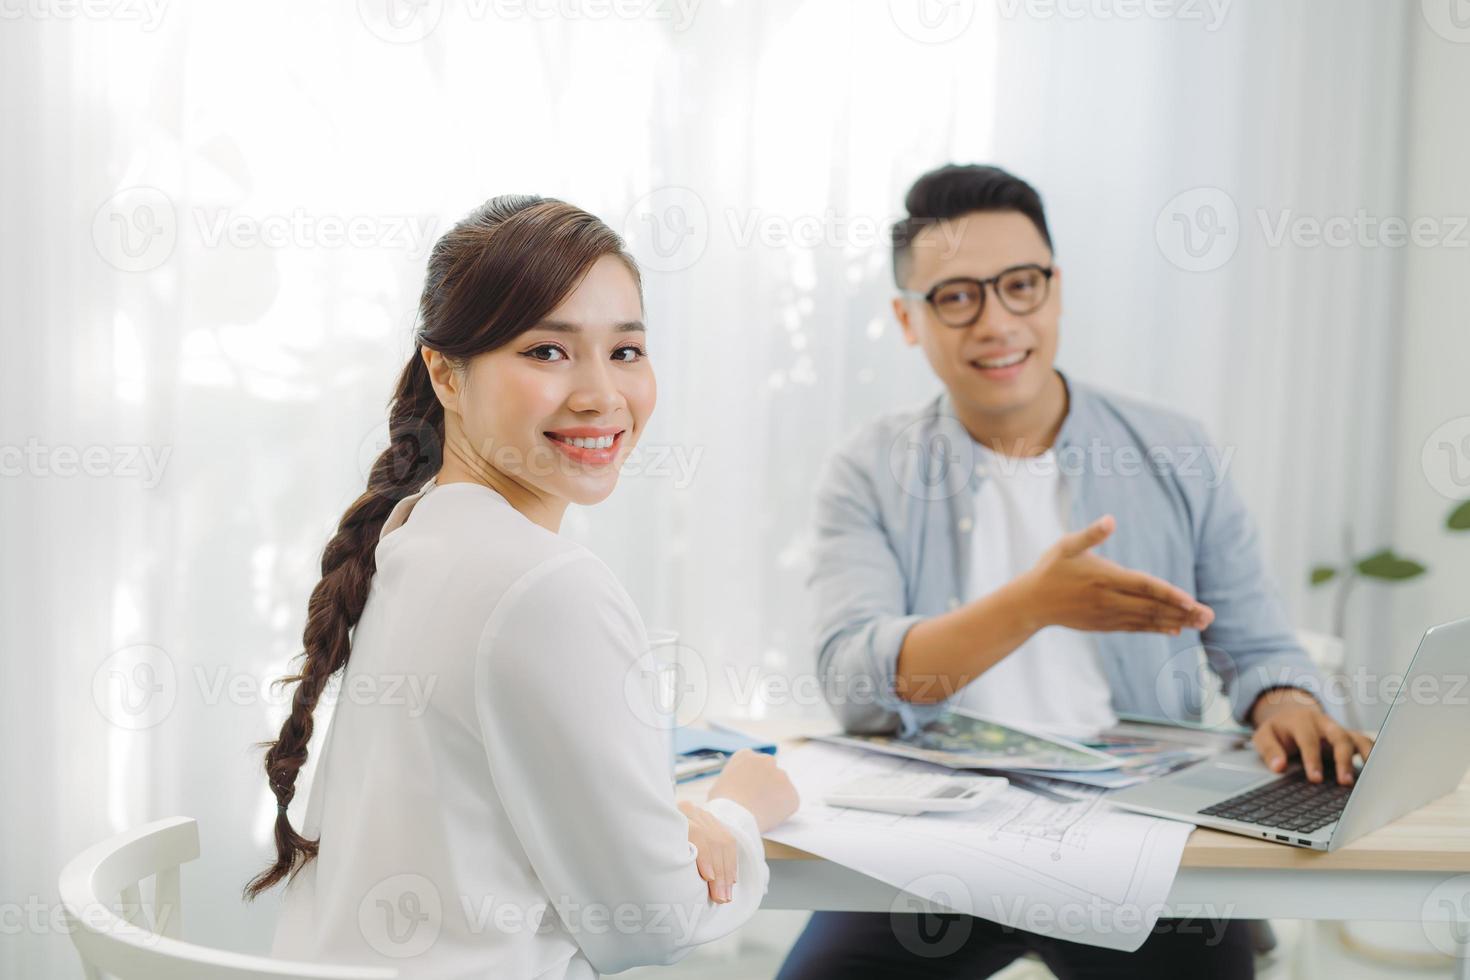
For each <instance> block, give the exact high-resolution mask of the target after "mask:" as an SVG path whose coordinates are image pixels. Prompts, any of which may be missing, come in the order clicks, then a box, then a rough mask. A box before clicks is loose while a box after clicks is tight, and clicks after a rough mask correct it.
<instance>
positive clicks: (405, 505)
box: [378, 476, 435, 541]
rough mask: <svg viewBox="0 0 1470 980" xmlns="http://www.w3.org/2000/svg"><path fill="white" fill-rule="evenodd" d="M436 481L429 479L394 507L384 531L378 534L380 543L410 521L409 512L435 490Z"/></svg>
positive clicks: (385, 523)
mask: <svg viewBox="0 0 1470 980" xmlns="http://www.w3.org/2000/svg"><path fill="white" fill-rule="evenodd" d="M434 479H435V478H434V477H432V476H431V477H429V479H428V481H427V482H425V483H424V485H423V486H421V487H419V488H418V490H417V491H415V492H414V493H411V494H409V495H408V496H407V497H404V498H403V499H402V500H400V501H398V503H396V504H394V505H393V509H392V510H391V511H389V512H388V519H387V520H385V521H384V522H383V529H382V530H381V531H379V532H378V540H379V541H382V540H383V539H384V538H386V537H387V536H388V534H389V533H390V532H392V531H396V530H398V528H399V527H401V526H402V525H403V522H404V521H406V520H408V515H409V512H411V511H412V510H413V508H414V505H415V504H417V503H418V502H419V501H420V500H422V499H423V496H424V494H426V493H428V492H429V491H430V490H431V489H433V487H434Z"/></svg>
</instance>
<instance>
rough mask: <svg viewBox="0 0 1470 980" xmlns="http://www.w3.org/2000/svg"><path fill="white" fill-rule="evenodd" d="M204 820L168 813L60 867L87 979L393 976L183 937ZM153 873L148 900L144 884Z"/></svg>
mask: <svg viewBox="0 0 1470 980" xmlns="http://www.w3.org/2000/svg"><path fill="white" fill-rule="evenodd" d="M198 856H199V824H198V823H197V822H196V821H195V820H193V819H192V818H190V817H169V818H168V819H166V820H158V821H155V822H154V823H150V824H146V825H144V826H142V827H139V828H137V829H136V830H130V831H128V832H126V833H122V834H118V835H117V836H116V837H112V838H110V839H108V840H105V841H103V842H102V843H100V844H94V845H93V846H91V847H89V848H87V849H86V850H85V851H83V852H82V853H81V854H79V855H77V856H76V857H75V858H73V859H72V861H71V863H70V864H68V865H67V866H66V868H65V869H64V870H63V871H62V872H61V884H60V887H61V905H62V909H63V913H64V915H65V916H66V922H67V927H68V928H69V929H70V931H71V939H72V943H73V944H75V946H76V948H77V952H78V953H79V954H80V955H81V957H82V969H83V971H84V972H85V973H86V976H87V980H102V978H103V977H116V978H117V980H395V978H396V977H397V976H398V971H397V970H392V969H382V968H376V967H345V966H326V965H319V964H315V963H293V962H290V961H287V960H274V959H270V958H269V957H265V956H248V955H245V954H243V953H233V952H229V951H226V950H222V949H211V948H209V947H207V946H196V945H194V944H193V943H186V942H184V941H183V940H182V938H181V936H182V935H183V915H182V912H183V909H182V905H181V896H180V894H179V865H181V864H184V863H185V862H187V861H192V860H194V859H195V858H197V857H198ZM149 876H152V877H153V882H154V884H153V901H152V902H151V903H150V904H149V905H148V907H146V908H145V907H144V903H143V900H142V889H141V888H140V887H139V885H140V883H141V882H142V881H143V880H144V879H146V878H148V877H149Z"/></svg>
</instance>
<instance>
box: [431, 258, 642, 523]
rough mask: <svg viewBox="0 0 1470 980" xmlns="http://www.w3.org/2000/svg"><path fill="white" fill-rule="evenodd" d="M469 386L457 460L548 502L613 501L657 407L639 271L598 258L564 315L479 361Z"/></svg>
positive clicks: (467, 369) (559, 310)
mask: <svg viewBox="0 0 1470 980" xmlns="http://www.w3.org/2000/svg"><path fill="white" fill-rule="evenodd" d="M461 378H462V381H463V384H462V389H461V391H460V393H459V397H458V398H457V399H456V400H457V402H458V405H457V410H458V412H459V415H460V419H459V425H458V426H456V427H451V429H450V430H449V431H448V432H447V441H448V445H446V446H445V451H446V456H447V457H448V456H458V457H464V456H465V455H466V454H472V455H470V458H468V459H464V460H463V462H464V463H465V464H466V465H467V466H468V468H469V469H470V470H471V471H473V472H477V473H483V474H485V475H487V476H490V477H491V478H492V481H493V482H496V483H499V482H500V480H499V479H495V478H496V477H497V476H499V477H504V478H506V479H509V480H510V481H512V482H514V483H515V484H518V485H520V486H521V487H522V488H524V489H526V490H529V491H531V492H532V493H533V494H534V495H535V496H537V497H539V498H542V499H543V500H545V499H546V498H557V499H560V500H562V501H566V502H569V503H575V504H594V503H597V502H598V501H601V500H603V499H604V498H606V497H607V496H608V494H610V493H612V491H613V488H614V487H616V486H617V482H618V473H619V470H620V469H621V467H622V464H623V461H624V460H625V459H626V458H627V456H628V453H630V452H631V451H632V449H633V447H634V446H635V445H636V444H637V442H638V439H639V437H640V436H641V435H642V434H643V429H644V426H646V425H647V424H648V418H649V416H650V415H652V414H653V407H654V402H655V401H656V399H657V387H656V384H655V382H654V376H653V366H652V364H650V363H649V360H648V356H647V352H646V348H645V331H644V326H643V301H642V297H641V295H640V294H639V290H638V284H637V281H636V280H635V279H634V277H633V274H632V272H631V271H630V270H629V268H628V266H627V265H626V264H625V263H624V262H623V260H622V259H620V258H618V257H616V256H612V255H605V256H603V257H602V258H600V259H598V260H597V261H596V262H595V263H593V265H592V267H591V268H590V269H589V270H588V272H587V275H586V276H585V277H584V278H583V279H582V281H581V282H580V283H579V284H578V285H577V287H576V288H575V289H574V290H572V292H571V293H570V294H569V295H568V296H567V297H566V299H564V300H563V301H562V302H561V303H560V304H559V305H558V306H557V307H556V309H554V310H552V311H551V312H550V313H548V314H547V315H546V316H545V317H544V318H542V320H541V321H540V322H538V323H537V324H536V325H535V326H533V327H532V328H531V329H529V330H527V331H525V332H524V333H522V334H520V335H519V336H518V337H516V338H515V339H514V340H512V341H511V342H510V343H508V344H505V345H504V346H502V347H499V348H497V349H496V350H493V351H489V352H486V353H484V354H479V355H477V356H475V357H472V358H470V360H469V362H468V363H467V364H466V365H465V366H464V369H463V372H462V374H461ZM454 428H458V429H459V430H460V431H459V433H455V432H454V431H453V429H454ZM460 438H462V439H463V443H462V444H461V445H456V442H458V441H459V439H460ZM487 468H488V472H487ZM548 502H549V501H548Z"/></svg>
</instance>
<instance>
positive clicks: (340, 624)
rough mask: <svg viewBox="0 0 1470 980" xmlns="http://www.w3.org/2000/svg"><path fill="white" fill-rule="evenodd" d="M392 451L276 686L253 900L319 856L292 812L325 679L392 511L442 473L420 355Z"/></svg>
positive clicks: (393, 424)
mask: <svg viewBox="0 0 1470 980" xmlns="http://www.w3.org/2000/svg"><path fill="white" fill-rule="evenodd" d="M390 415H391V421H390V424H389V442H388V448H387V449H385V450H383V452H382V453H381V454H380V455H379V456H378V458H377V460H376V461H375V462H374V463H373V469H372V473H371V474H370V475H369V477H368V485H367V490H366V491H364V492H363V494H362V496H360V497H358V498H357V500H355V501H354V502H353V504H352V506H351V507H349V508H348V509H347V513H346V514H344V515H343V516H342V520H341V522H340V523H339V524H338V525H337V531H336V533H335V534H333V535H332V539H331V540H330V541H328V542H327V546H326V548H325V549H324V550H323V551H322V577H321V580H320V581H319V582H317V584H316V588H314V589H313V590H312V592H311V599H310V601H309V602H308V603H307V613H306V629H305V632H304V633H303V636H302V640H303V646H304V653H303V656H304V657H305V662H304V663H303V664H302V667H301V669H300V671H299V672H298V673H296V674H292V675H289V676H287V677H282V678H280V679H279V680H278V681H276V683H277V684H295V685H296V690H295V692H294V693H293V694H292V697H291V713H290V715H289V716H288V717H287V718H286V720H285V722H284V723H283V724H282V725H281V732H280V735H279V736H278V737H277V738H276V740H275V741H274V742H263V743H261V744H262V745H263V746H265V747H266V753H265V772H266V778H267V779H269V781H270V787H271V792H272V793H274V794H275V797H276V825H275V835H276V855H277V856H276V861H275V863H274V864H272V865H271V866H270V867H269V868H267V869H266V870H265V871H262V872H261V873H260V874H259V875H257V876H256V877H255V878H253V879H251V881H250V882H249V884H247V885H246V886H245V896H246V897H247V898H254V897H255V896H256V895H259V894H260V893H261V892H263V891H265V890H266V889H268V888H271V887H273V886H274V885H275V884H276V883H277V882H279V881H280V880H281V879H282V878H286V877H287V876H288V875H289V876H291V877H294V876H295V874H296V872H298V871H299V870H300V869H301V868H302V867H304V866H305V865H306V863H307V862H309V861H310V860H312V858H314V857H316V855H317V849H318V846H319V844H320V842H319V841H315V840H311V839H309V838H307V837H303V836H302V835H301V834H299V833H297V832H296V830H295V828H293V827H292V826H291V820H290V818H289V816H288V815H287V807H288V806H289V804H290V803H291V798H292V797H293V796H295V794H296V775H297V773H299V772H300V771H301V767H302V766H303V765H305V764H306V757H307V745H308V744H309V743H310V742H311V733H312V729H313V728H314V721H313V712H314V709H315V708H316V705H317V701H318V700H319V699H320V698H321V696H322V691H323V690H324V689H325V688H326V686H327V682H328V681H329V680H330V679H331V678H332V676H333V675H334V674H336V673H337V672H338V671H340V670H342V669H343V668H344V667H346V666H347V658H348V657H349V656H351V654H352V640H351V633H352V628H353V626H355V625H356V624H357V621H358V620H359V619H360V618H362V610H363V607H364V606H365V605H367V597H368V590H369V588H370V587H371V585H372V581H373V575H374V573H375V572H376V571H377V559H376V554H375V552H376V548H377V544H378V535H379V534H380V533H381V532H382V528H383V523H384V522H385V521H386V520H387V519H388V515H389V514H390V513H392V511H393V507H394V506H395V505H396V504H397V503H398V501H400V500H402V499H403V498H404V497H407V496H409V495H410V494H412V493H414V492H415V491H416V490H417V489H418V488H419V486H420V485H422V484H423V482H424V481H425V480H426V479H428V478H429V477H430V476H432V475H433V474H435V473H437V472H438V470H439V466H440V464H441V462H442V440H443V437H442V432H443V425H444V409H443V407H442V406H441V405H440V404H439V401H438V398H437V397H436V396H435V394H434V390H433V386H432V384H431V383H430V381H429V371H428V368H427V367H426V366H425V365H424V360H423V357H422V356H421V355H420V354H419V352H418V351H417V350H415V352H414V357H413V360H412V361H410V362H409V363H408V365H407V366H406V367H405V368H404V370H403V374H402V375H401V377H400V378H399V382H398V391H397V393H396V394H395V396H394V399H393V404H392V408H391V411H390Z"/></svg>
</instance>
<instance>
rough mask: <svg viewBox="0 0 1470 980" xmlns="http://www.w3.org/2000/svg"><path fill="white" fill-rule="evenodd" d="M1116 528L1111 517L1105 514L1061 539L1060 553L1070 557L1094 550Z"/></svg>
mask: <svg viewBox="0 0 1470 980" xmlns="http://www.w3.org/2000/svg"><path fill="white" fill-rule="evenodd" d="M1116 526H1117V524H1116V522H1115V521H1114V520H1113V515H1111V514H1105V515H1103V516H1102V517H1099V518H1098V519H1097V520H1095V521H1093V522H1092V523H1091V524H1089V525H1087V526H1086V527H1084V528H1083V529H1082V530H1080V531H1076V532H1074V533H1072V534H1068V535H1066V536H1064V537H1063V538H1062V553H1063V554H1065V555H1068V556H1070V557H1075V556H1076V555H1080V554H1082V553H1083V552H1084V551H1086V550H1087V549H1088V548H1095V547H1097V546H1098V545H1100V544H1102V543H1103V542H1104V541H1106V540H1107V539H1108V535H1110V534H1112V533H1113V528H1115V527H1116Z"/></svg>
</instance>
